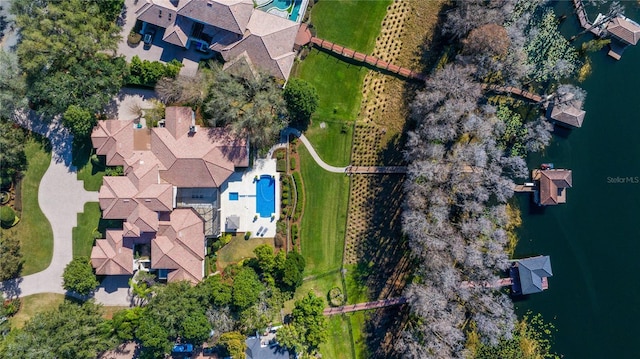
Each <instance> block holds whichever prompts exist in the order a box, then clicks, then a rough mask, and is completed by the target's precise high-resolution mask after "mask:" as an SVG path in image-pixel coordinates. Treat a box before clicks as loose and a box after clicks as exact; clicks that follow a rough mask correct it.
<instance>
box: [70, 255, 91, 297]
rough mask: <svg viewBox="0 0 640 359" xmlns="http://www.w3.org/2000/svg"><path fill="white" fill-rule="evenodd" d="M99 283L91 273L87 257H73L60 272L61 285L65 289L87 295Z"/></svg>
mask: <svg viewBox="0 0 640 359" xmlns="http://www.w3.org/2000/svg"><path fill="white" fill-rule="evenodd" d="M99 284H100V283H99V282H98V280H97V279H96V275H95V274H93V267H92V266H91V261H90V260H89V258H87V257H75V258H73V260H72V261H71V262H69V264H67V266H66V267H65V268H64V273H62V287H63V288H64V289H65V290H68V291H71V292H76V293H78V294H82V295H88V294H90V293H91V292H93V291H94V290H95V289H96V287H98V285H99Z"/></svg>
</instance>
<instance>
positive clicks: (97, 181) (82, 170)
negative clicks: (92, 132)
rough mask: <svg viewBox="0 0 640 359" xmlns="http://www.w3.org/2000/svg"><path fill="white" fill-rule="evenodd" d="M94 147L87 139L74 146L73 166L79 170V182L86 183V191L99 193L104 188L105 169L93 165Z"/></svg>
mask: <svg viewBox="0 0 640 359" xmlns="http://www.w3.org/2000/svg"><path fill="white" fill-rule="evenodd" d="M92 151H93V147H92V145H91V140H89V139H87V140H85V141H83V142H80V143H74V145H73V165H74V166H76V167H77V168H78V173H77V177H78V180H80V181H84V189H85V190H87V191H99V190H100V186H102V177H103V176H104V170H105V169H104V167H100V168H99V167H96V166H94V165H93V163H91V160H90V158H91V153H92Z"/></svg>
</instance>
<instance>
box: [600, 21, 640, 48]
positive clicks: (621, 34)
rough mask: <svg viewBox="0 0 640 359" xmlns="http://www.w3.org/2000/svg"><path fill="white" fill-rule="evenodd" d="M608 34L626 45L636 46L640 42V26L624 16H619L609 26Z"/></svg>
mask: <svg viewBox="0 0 640 359" xmlns="http://www.w3.org/2000/svg"><path fill="white" fill-rule="evenodd" d="M607 32H608V33H609V34H610V35H611V36H612V37H614V38H615V39H616V40H618V41H620V42H622V43H623V44H625V45H635V44H637V43H638V40H640V26H638V24H636V23H635V22H633V21H632V20H629V19H627V18H626V17H624V16H618V17H616V18H614V19H613V20H611V21H610V22H609V23H608V24H607Z"/></svg>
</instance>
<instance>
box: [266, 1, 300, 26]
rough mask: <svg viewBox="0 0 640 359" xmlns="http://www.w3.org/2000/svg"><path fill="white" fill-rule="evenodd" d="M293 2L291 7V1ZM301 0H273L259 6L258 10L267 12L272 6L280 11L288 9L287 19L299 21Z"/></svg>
mask: <svg viewBox="0 0 640 359" xmlns="http://www.w3.org/2000/svg"><path fill="white" fill-rule="evenodd" d="M292 2H293V8H292V9H291V3H292ZM302 2H303V0H273V1H272V2H270V3H269V4H267V5H265V6H263V7H261V8H260V10H262V11H265V12H268V11H269V10H270V9H272V8H277V9H279V10H282V11H287V10H290V11H289V20H291V21H295V22H300V20H302V19H299V16H300V7H301V6H302Z"/></svg>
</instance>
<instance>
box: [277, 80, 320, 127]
mask: <svg viewBox="0 0 640 359" xmlns="http://www.w3.org/2000/svg"><path fill="white" fill-rule="evenodd" d="M284 100H285V101H286V102H287V110H289V116H291V118H292V119H293V120H294V121H295V122H297V123H298V124H302V125H304V124H305V123H307V121H309V119H310V118H311V115H312V114H313V113H314V112H315V110H316V108H318V91H316V88H315V87H314V86H313V85H312V84H310V83H309V82H307V81H305V80H302V79H298V78H295V77H294V78H291V79H290V80H289V82H287V86H286V87H285V89H284Z"/></svg>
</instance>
